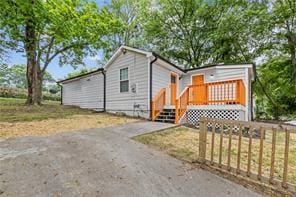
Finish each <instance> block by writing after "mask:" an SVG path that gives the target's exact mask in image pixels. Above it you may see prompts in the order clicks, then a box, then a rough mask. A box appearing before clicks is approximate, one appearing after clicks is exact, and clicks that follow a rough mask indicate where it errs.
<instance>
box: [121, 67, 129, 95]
mask: <svg viewBox="0 0 296 197" xmlns="http://www.w3.org/2000/svg"><path fill="white" fill-rule="evenodd" d="M123 69H127V79H125V80H121V79H120V72H121V70H123ZM129 72H130V69H129V66H126V67H122V68H119V93H120V94H126V93H129V92H130V87H129V86H130V73H129ZM122 81H128V87H127V91H126V92H121V91H120V87H121V82H122Z"/></svg>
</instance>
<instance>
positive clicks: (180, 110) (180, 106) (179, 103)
mask: <svg viewBox="0 0 296 197" xmlns="http://www.w3.org/2000/svg"><path fill="white" fill-rule="evenodd" d="M188 101H189V88H188V87H186V88H185V89H184V90H183V92H182V93H181V95H180V96H179V97H178V98H177V99H176V112H175V113H176V115H175V123H178V122H179V120H180V118H181V117H182V116H183V115H184V113H185V112H186V110H187V105H188Z"/></svg>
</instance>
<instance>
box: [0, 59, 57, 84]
mask: <svg viewBox="0 0 296 197" xmlns="http://www.w3.org/2000/svg"><path fill="white" fill-rule="evenodd" d="M26 69H27V68H26V65H23V64H15V65H12V66H8V65H6V64H4V65H1V66H0V86H4V87H6V86H7V87H16V88H21V89H26V88H28V86H27V79H26ZM43 82H45V83H53V82H55V80H54V78H53V77H52V75H51V74H50V73H48V72H47V71H45V73H44V76H43Z"/></svg>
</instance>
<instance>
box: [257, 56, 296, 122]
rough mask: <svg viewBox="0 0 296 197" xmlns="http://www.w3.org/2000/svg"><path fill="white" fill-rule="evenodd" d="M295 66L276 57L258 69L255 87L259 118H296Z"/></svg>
mask: <svg viewBox="0 0 296 197" xmlns="http://www.w3.org/2000/svg"><path fill="white" fill-rule="evenodd" d="M292 70H293V66H292V64H291V61H290V60H289V59H287V58H283V57H276V58H274V59H271V60H270V61H268V62H267V63H265V64H263V65H262V66H260V67H259V68H258V71H257V73H258V79H257V82H256V85H255V92H256V108H255V111H256V115H257V117H258V118H268V119H270V118H271V119H279V118H280V117H281V116H282V117H285V116H290V115H292V116H293V115H294V117H296V113H295V112H296V86H295V84H294V83H293V78H292V76H291V73H292Z"/></svg>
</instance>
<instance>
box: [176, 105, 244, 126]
mask: <svg viewBox="0 0 296 197" xmlns="http://www.w3.org/2000/svg"><path fill="white" fill-rule="evenodd" d="M201 116H204V117H208V118H219V119H226V120H244V117H245V112H244V111H243V110H237V109H235V110H221V109H219V110H214V109H211V110H205V109H188V110H187V112H186V114H185V115H184V116H183V117H182V119H181V121H180V123H189V124H192V125H196V126H198V124H199V119H200V117H201Z"/></svg>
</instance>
